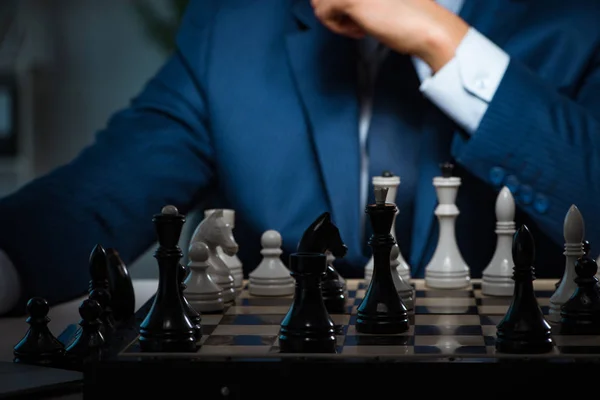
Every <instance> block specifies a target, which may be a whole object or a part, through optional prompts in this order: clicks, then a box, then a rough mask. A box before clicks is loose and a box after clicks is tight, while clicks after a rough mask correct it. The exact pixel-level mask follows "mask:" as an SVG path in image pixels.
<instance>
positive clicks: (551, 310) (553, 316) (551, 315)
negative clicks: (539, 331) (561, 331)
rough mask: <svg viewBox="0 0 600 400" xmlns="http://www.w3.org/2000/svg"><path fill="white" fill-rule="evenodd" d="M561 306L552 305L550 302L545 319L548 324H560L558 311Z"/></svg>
mask: <svg viewBox="0 0 600 400" xmlns="http://www.w3.org/2000/svg"><path fill="white" fill-rule="evenodd" d="M561 308H562V306H561V305H560V304H556V303H553V302H552V301H550V305H549V307H548V315H547V317H546V319H547V320H548V322H552V323H555V324H558V323H559V322H560V319H561V316H560V311H561Z"/></svg>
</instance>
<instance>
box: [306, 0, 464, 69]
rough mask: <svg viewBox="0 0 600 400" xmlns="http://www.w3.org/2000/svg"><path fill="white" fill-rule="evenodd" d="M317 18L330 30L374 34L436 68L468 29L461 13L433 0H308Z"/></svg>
mask: <svg viewBox="0 0 600 400" xmlns="http://www.w3.org/2000/svg"><path fill="white" fill-rule="evenodd" d="M311 3H312V6H313V9H314V10H315V15H316V16H317V18H318V19H319V20H320V21H321V22H322V23H323V24H324V25H325V26H326V27H328V28H329V29H331V30H332V31H334V32H336V33H338V34H341V35H345V36H349V37H352V38H356V39H358V38H361V37H363V36H365V35H370V36H373V37H375V38H376V39H377V40H379V41H380V42H381V43H383V44H384V45H386V46H388V47H389V48H391V49H393V50H395V51H397V52H400V53H404V54H409V55H412V56H416V57H419V58H421V59H422V60H423V61H425V62H426V63H427V64H429V66H430V67H431V68H432V69H433V71H434V72H435V71H438V70H439V69H440V68H442V67H443V66H444V65H445V64H446V63H447V62H448V61H450V60H451V59H452V57H454V53H455V51H456V48H457V47H458V45H459V44H460V42H461V40H462V39H463V37H464V36H465V34H466V33H467V31H468V30H469V25H468V24H467V23H466V22H465V21H463V20H462V19H461V18H460V17H458V16H457V15H455V14H453V13H452V12H450V11H448V10H446V9H445V8H444V7H442V6H440V5H438V4H437V3H436V2H435V1H433V0H311Z"/></svg>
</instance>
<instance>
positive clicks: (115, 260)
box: [106, 248, 135, 322]
mask: <svg viewBox="0 0 600 400" xmlns="http://www.w3.org/2000/svg"><path fill="white" fill-rule="evenodd" d="M106 255H107V257H108V278H109V287H110V295H111V302H110V304H111V308H112V311H113V315H114V318H115V321H116V322H122V321H126V320H128V319H130V318H132V317H133V316H134V315H135V291H134V290H133V282H132V281H131V275H129V270H128V269H127V266H126V265H125V263H124V262H123V260H122V259H121V256H120V255H119V252H118V251H117V250H116V249H114V248H108V249H106Z"/></svg>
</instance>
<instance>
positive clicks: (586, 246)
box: [554, 240, 591, 289]
mask: <svg viewBox="0 0 600 400" xmlns="http://www.w3.org/2000/svg"><path fill="white" fill-rule="evenodd" d="M582 245H583V254H584V255H588V254H590V249H591V245H590V241H589V240H584V241H583V243H582ZM563 276H564V275H563ZM562 280H563V277H562V276H561V277H560V279H559V280H558V282H556V284H555V285H554V287H555V288H556V289H558V287H559V286H560V283H561V282H562Z"/></svg>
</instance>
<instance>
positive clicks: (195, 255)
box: [184, 242, 225, 313]
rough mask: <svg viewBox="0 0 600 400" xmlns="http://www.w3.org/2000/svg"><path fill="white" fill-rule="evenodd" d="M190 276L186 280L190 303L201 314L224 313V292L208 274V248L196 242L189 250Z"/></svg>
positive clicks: (187, 296)
mask: <svg viewBox="0 0 600 400" xmlns="http://www.w3.org/2000/svg"><path fill="white" fill-rule="evenodd" d="M188 259H189V261H188V267H189V269H190V274H189V275H188V277H187V279H186V280H185V284H186V285H187V288H186V289H185V291H184V294H185V298H186V299H187V301H188V303H190V305H191V306H192V307H193V308H194V309H195V310H196V311H198V312H199V313H209V312H219V311H223V309H224V307H225V304H224V302H223V290H221V287H220V286H219V285H217V284H216V283H215V281H213V279H212V278H211V277H210V275H209V274H208V272H207V269H208V267H209V266H210V265H209V263H208V259H209V250H208V246H207V245H206V244H204V243H202V242H194V243H192V244H191V246H190V248H189V250H188Z"/></svg>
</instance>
